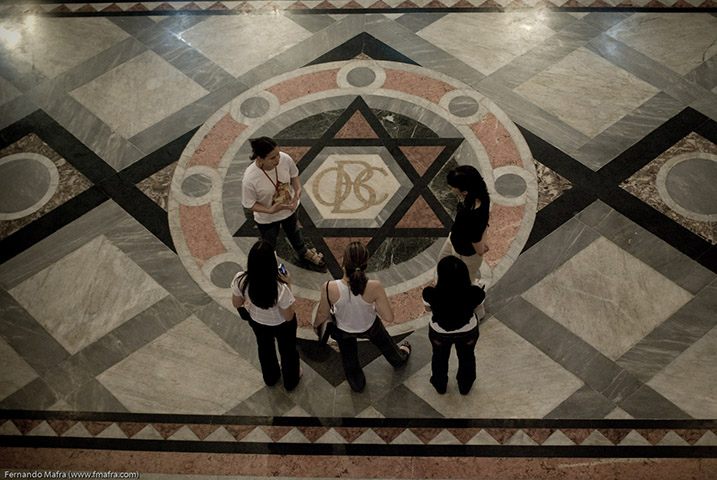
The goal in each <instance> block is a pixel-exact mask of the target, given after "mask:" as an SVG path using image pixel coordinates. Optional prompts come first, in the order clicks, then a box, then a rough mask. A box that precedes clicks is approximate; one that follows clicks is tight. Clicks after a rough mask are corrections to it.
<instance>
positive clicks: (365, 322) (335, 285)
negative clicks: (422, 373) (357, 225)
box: [314, 242, 411, 392]
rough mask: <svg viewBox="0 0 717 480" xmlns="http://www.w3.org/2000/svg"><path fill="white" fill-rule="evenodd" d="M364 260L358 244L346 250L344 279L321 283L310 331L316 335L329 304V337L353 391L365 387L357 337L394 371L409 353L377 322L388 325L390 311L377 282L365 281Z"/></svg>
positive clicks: (408, 347) (406, 345) (365, 255)
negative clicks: (331, 314)
mask: <svg viewBox="0 0 717 480" xmlns="http://www.w3.org/2000/svg"><path fill="white" fill-rule="evenodd" d="M368 257H369V255H368V250H367V249H366V247H365V246H364V245H363V244H362V243H361V242H353V243H350V244H349V245H348V246H347V247H346V249H345V250H344V259H343V270H344V276H343V278H342V279H341V280H335V281H332V282H326V283H324V285H323V287H322V288H321V301H320V303H319V308H318V310H317V312H316V319H315V321H314V329H315V330H316V331H317V332H318V327H319V326H320V325H321V324H322V323H324V322H325V321H327V320H328V319H329V309H330V308H331V307H329V301H330V302H331V304H332V308H333V312H334V315H335V317H336V328H335V329H334V330H333V333H332V337H333V338H334V339H335V340H336V342H337V343H338V345H339V350H340V352H341V360H342V362H343V365H344V373H345V374H346V380H347V381H348V382H349V385H350V386H351V388H352V389H353V390H354V391H356V392H360V391H362V390H363V389H364V387H365V386H366V377H365V376H364V373H363V369H362V368H361V364H360V363H359V358H358V344H357V338H368V339H369V340H370V341H371V342H372V343H373V344H374V345H376V347H378V349H379V350H380V351H381V353H382V354H383V356H384V357H386V360H388V362H389V363H390V364H391V365H393V366H394V367H395V368H398V367H400V366H402V365H404V364H405V363H406V361H408V356H409V355H410V353H411V345H410V344H409V343H408V342H403V343H402V344H401V345H400V346H398V345H396V342H394V341H393V339H392V338H391V336H390V335H389V334H388V332H387V331H386V328H385V327H384V326H383V322H382V321H381V319H384V320H386V321H387V322H392V321H393V311H392V310H391V305H390V304H389V303H388V297H387V296H386V291H385V290H384V289H383V286H382V285H381V282H379V281H378V280H369V279H368V278H366V267H367V266H368ZM327 292H328V296H327Z"/></svg>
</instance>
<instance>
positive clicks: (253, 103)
mask: <svg viewBox="0 0 717 480" xmlns="http://www.w3.org/2000/svg"><path fill="white" fill-rule="evenodd" d="M270 107H271V105H270V104H269V100H267V99H266V98H261V97H252V98H247V99H246V100H244V102H242V104H241V107H240V108H239V110H240V111H241V113H242V114H243V115H244V116H245V117H248V118H259V117H261V116H263V115H265V114H266V112H268V111H269V108H270Z"/></svg>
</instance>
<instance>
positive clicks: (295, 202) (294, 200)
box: [289, 177, 302, 211]
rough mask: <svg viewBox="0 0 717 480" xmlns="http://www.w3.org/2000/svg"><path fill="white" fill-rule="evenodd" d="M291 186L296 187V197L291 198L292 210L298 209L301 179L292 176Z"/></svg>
mask: <svg viewBox="0 0 717 480" xmlns="http://www.w3.org/2000/svg"><path fill="white" fill-rule="evenodd" d="M291 187H292V188H293V189H294V198H292V199H291V203H290V204H289V205H290V206H291V210H292V211H294V210H296V207H298V206H299V197H300V196H301V191H302V189H301V181H299V177H292V178H291Z"/></svg>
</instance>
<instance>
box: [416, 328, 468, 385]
mask: <svg viewBox="0 0 717 480" xmlns="http://www.w3.org/2000/svg"><path fill="white" fill-rule="evenodd" d="M479 335H480V334H479V332H478V326H477V325H476V328H474V329H472V330H470V331H468V332H462V333H438V332H436V331H435V330H433V329H432V328H431V327H428V339H429V340H430V341H431V346H432V347H433V357H432V358H431V384H432V385H433V387H434V388H435V389H436V391H437V392H438V393H446V387H447V386H448V360H449V358H450V356H451V346H453V345H455V346H456V353H457V354H458V374H457V375H456V379H457V380H458V391H459V392H461V393H462V394H463V395H465V394H467V393H468V392H469V391H470V389H471V387H472V386H473V382H474V381H475V379H476V356H475V348H476V341H477V340H478V336H479Z"/></svg>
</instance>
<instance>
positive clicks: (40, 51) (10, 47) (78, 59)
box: [0, 15, 129, 78]
mask: <svg viewBox="0 0 717 480" xmlns="http://www.w3.org/2000/svg"><path fill="white" fill-rule="evenodd" d="M0 31H2V32H3V34H2V37H1V38H2V40H3V41H0V52H2V54H0V57H3V56H7V57H6V58H10V59H12V60H20V61H22V62H27V63H30V64H31V65H32V68H33V69H36V70H38V71H40V72H41V73H42V74H43V75H45V76H46V77H50V78H52V77H55V76H56V75H59V74H60V73H63V72H65V71H67V70H69V69H70V68H72V67H75V66H77V65H79V64H80V63H82V62H84V61H85V60H87V59H89V58H90V57H92V56H94V55H97V54H98V53H100V52H102V51H104V50H106V49H108V48H109V47H111V46H112V45H115V44H116V43H119V42H121V41H122V40H124V39H125V38H127V37H128V36H129V35H128V34H127V33H126V32H125V31H124V30H122V29H121V28H119V27H118V26H117V25H115V24H113V23H112V22H110V21H109V20H107V19H105V18H47V17H40V16H37V15H26V16H23V17H8V18H2V19H0Z"/></svg>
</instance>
